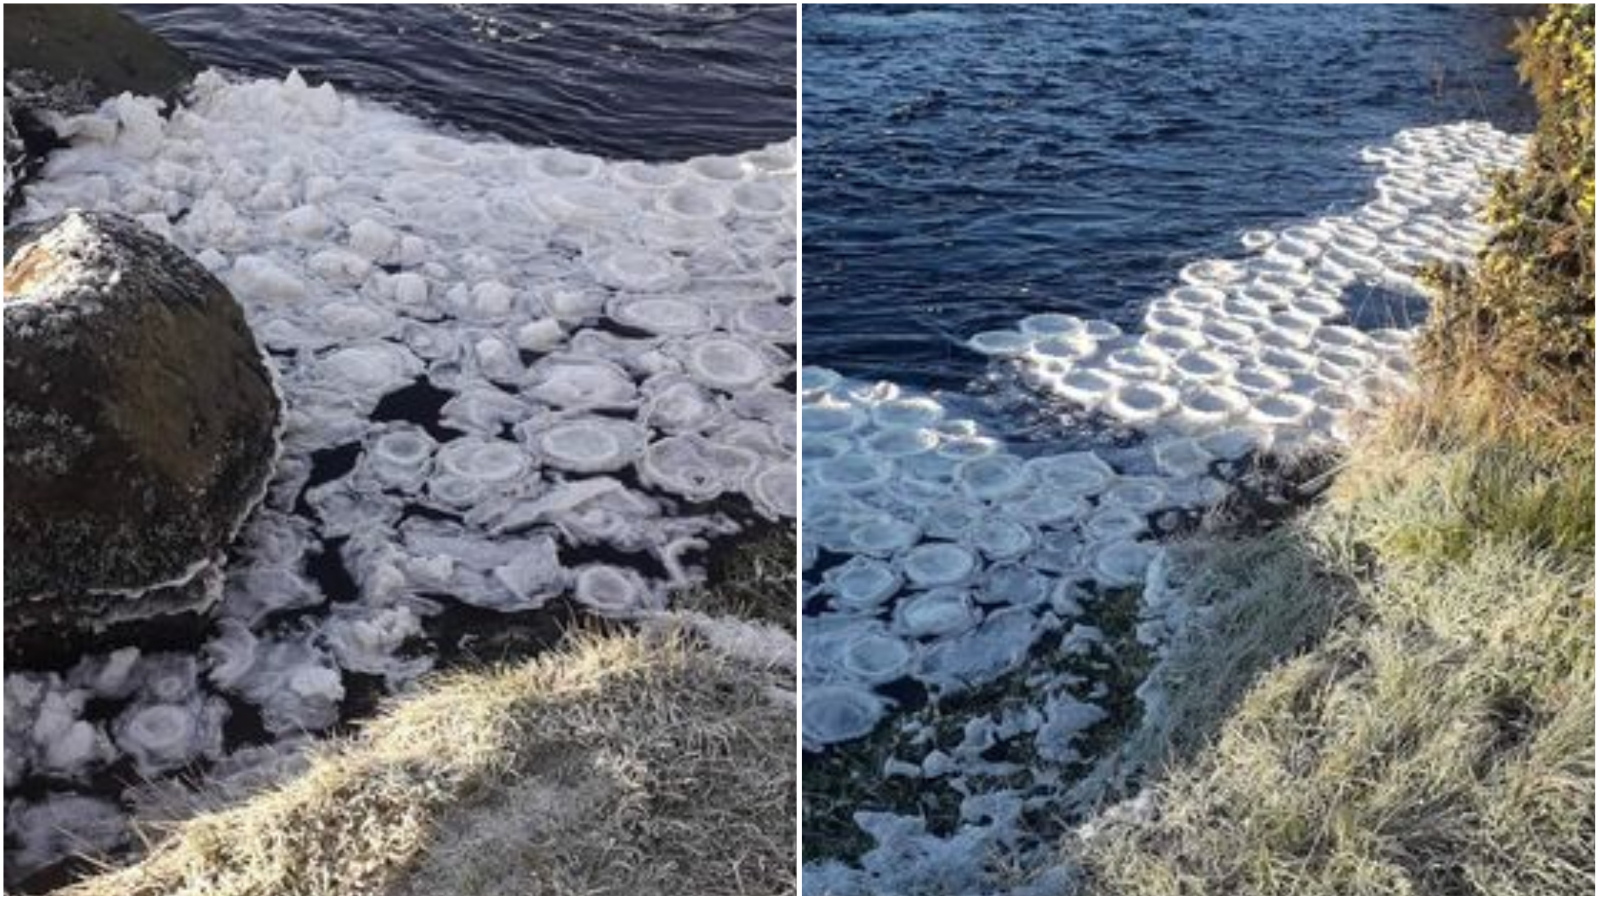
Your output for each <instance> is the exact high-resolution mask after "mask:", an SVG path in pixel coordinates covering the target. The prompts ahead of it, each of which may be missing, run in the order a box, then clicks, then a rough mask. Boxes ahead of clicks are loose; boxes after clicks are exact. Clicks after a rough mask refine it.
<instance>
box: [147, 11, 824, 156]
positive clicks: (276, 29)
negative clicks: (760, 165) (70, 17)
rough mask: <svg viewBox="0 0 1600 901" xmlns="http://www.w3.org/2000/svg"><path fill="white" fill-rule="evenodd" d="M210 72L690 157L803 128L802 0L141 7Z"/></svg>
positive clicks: (604, 148)
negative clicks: (798, 20) (301, 80)
mask: <svg viewBox="0 0 1600 901" xmlns="http://www.w3.org/2000/svg"><path fill="white" fill-rule="evenodd" d="M124 9H125V10H126V11H127V12H129V13H130V14H131V15H132V16H133V17H134V18H136V19H138V20H139V21H140V22H141V23H143V24H144V25H146V26H147V27H149V28H151V29H152V30H154V31H156V32H157V33H159V34H160V35H161V36H162V37H164V38H166V39H167V40H168V41H170V42H172V43H173V44H175V45H177V46H178V47H180V48H182V49H183V50H185V51H187V52H188V53H189V54H190V55H191V56H193V57H194V58H195V59H196V60H197V61H199V62H200V63H201V64H203V65H213V66H219V67H225V68H228V69H232V70H234V71H237V72H242V73H246V74H249V75H255V76H266V77H271V78H282V77H283V75H284V73H285V72H287V71H288V70H289V69H290V68H291V67H298V68H299V69H300V71H301V72H302V73H303V74H304V75H305V76H306V77H307V78H308V79H310V80H311V81H313V82H316V81H322V80H328V81H332V82H333V83H334V84H335V85H338V86H340V87H345V88H350V89H352V90H354V91H356V92H357V93H360V94H363V95H366V96H370V97H375V98H378V99H381V100H384V101H387V102H389V103H392V104H394V105H396V106H399V107H401V108H403V109H406V110H408V111H410V112H413V113H416V114H419V115H423V116H426V117H428V118H430V119H433V120H435V121H438V122H443V123H449V124H451V125H454V126H457V127H460V128H464V129H469V130H473V131H488V132H493V133H496V134H499V135H501V136H503V137H506V138H509V139H511V140H513V141H517V142H519V143H524V144H557V145H560V146H562V147H566V148H568V149H570V150H578V151H583V152H588V153H597V154H601V155H604V156H609V157H612V158H628V159H649V160H681V159H687V158H689V157H692V156H697V155H699V154H706V153H730V152H737V151H741V150H749V149H752V148H756V147H760V146H762V145H765V144H769V143H771V142H773V141H782V140H787V139H788V138H790V137H792V136H793V135H794V133H795V83H796V77H795V11H794V8H793V7H789V6H723V5H717V4H701V5H694V4H676V5H670V6H553V5H552V6H531V5H519V6H507V5H483V6H473V5H463V4H449V5H444V4H438V5H415V6H387V5H369V6H329V5H318V6H278V5H254V4H251V5H238V6H234V5H227V6H224V5H179V6H155V5H130V6H125V7H124Z"/></svg>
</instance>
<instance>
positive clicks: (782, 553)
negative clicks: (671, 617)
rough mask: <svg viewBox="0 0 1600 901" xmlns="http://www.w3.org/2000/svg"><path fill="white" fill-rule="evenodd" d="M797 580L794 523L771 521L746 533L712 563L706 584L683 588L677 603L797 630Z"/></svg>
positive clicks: (684, 606) (676, 605)
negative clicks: (759, 528) (729, 550)
mask: <svg viewBox="0 0 1600 901" xmlns="http://www.w3.org/2000/svg"><path fill="white" fill-rule="evenodd" d="M794 582H795V529H794V525H793V524H792V523H791V524H784V525H775V526H767V527H763V528H762V529H761V530H760V531H759V532H758V533H755V534H752V535H747V536H741V538H740V540H739V544H738V546H737V547H735V548H734V549H733V550H732V551H731V552H730V553H728V554H726V555H723V556H721V557H720V559H716V560H713V561H712V562H711V564H710V572H708V573H707V584H706V585H703V586H699V585H697V586H693V587H690V588H686V589H684V590H682V591H680V592H678V594H677V595H676V596H675V597H674V599H673V606H674V607H675V608H677V609H684V610H697V611H700V612H702V613H705V614H708V615H711V616H732V617H735V618H738V619H741V620H755V621H758V622H764V623H770V624H772V625H774V626H778V627H780V628H782V629H784V630H786V631H787V632H789V633H790V634H791V635H792V634H794V631H795V619H796V617H798V616H799V611H798V610H797V609H796V607H795V598H794Z"/></svg>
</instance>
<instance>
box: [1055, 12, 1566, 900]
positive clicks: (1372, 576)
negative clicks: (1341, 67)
mask: <svg viewBox="0 0 1600 901" xmlns="http://www.w3.org/2000/svg"><path fill="white" fill-rule="evenodd" d="M1518 46H1519V49H1520V50H1521V52H1522V54H1523V60H1524V63H1523V72H1524V74H1525V76H1527V77H1528V78H1529V79H1530V81H1531V82H1532V84H1533V87H1534V92H1535V95H1536V97H1537V98H1538V100H1539V103H1540V109H1541V124H1540V127H1539V131H1538V134H1537V135H1536V137H1535V141H1534V146H1533V148H1532V152H1531V154H1530V159H1529V162H1528V165H1527V166H1526V168H1525V169H1524V170H1522V171H1521V172H1518V173H1516V174H1514V175H1512V176H1511V177H1509V178H1506V179H1504V180H1503V181H1502V182H1501V184H1500V185H1499V187H1498V188H1497V190H1496V195H1495V201H1494V203H1493V205H1492V207H1491V211H1490V212H1491V216H1492V219H1493V220H1494V221H1495V222H1496V224H1497V225H1498V226H1499V233H1498V236H1497V237H1496V238H1495V239H1494V240H1493V241H1492V242H1491V245H1490V247H1489V248H1488V250H1487V251H1486V253H1485V254H1484V255H1483V257H1482V258H1481V259H1480V261H1479V264H1478V266H1477V267H1476V268H1475V269H1474V270H1472V271H1454V272H1445V271H1440V272H1436V273H1434V274H1433V275H1434V278H1433V282H1434V285H1435V291H1436V304H1435V312H1434V316H1433V318H1432V319H1431V321H1430V323H1429V326H1428V329H1427V333H1426V335H1425V339H1424V343H1423V347H1422V362H1423V364H1424V369H1423V384H1422V389H1421V391H1420V393H1419V394H1418V396H1416V397H1415V398H1413V399H1412V400H1411V401H1409V402H1407V403H1406V404H1405V405H1403V406H1402V407H1400V408H1398V409H1395V410H1391V411H1389V412H1388V415H1387V419H1386V421H1385V422H1384V423H1383V425H1382V426H1381V427H1380V428H1378V429H1377V430H1376V431H1375V433H1374V434H1372V435H1370V436H1368V438H1367V439H1366V440H1365V441H1364V442H1363V443H1361V444H1360V445H1359V446H1357V447H1356V448H1354V449H1353V451H1352V452H1351V455H1350V457H1349V459H1348V460H1347V461H1346V463H1345V464H1344V466H1343V469H1342V471H1341V472H1340V473H1339V475H1338V478H1337V480H1336V482H1335V486H1334V489H1333V490H1332V492H1331V493H1330V496H1329V498H1328V499H1327V500H1326V501H1325V502H1324V503H1323V504H1321V505H1319V506H1318V507H1317V508H1315V509H1312V510H1310V511H1308V512H1306V513H1305V514H1303V515H1302V516H1301V517H1299V518H1298V519H1297V520H1296V521H1295V522H1293V523H1291V524H1289V525H1288V526H1285V527H1282V528H1280V529H1277V530H1275V531H1273V532H1271V533H1269V534H1268V535H1266V536H1256V537H1251V538H1226V537H1220V538H1219V537H1213V538H1211V539H1207V540H1206V541H1208V542H1209V544H1202V545H1197V546H1196V547H1195V548H1192V549H1190V550H1189V551H1188V553H1194V554H1198V560H1199V563H1198V564H1197V569H1196V575H1195V578H1196V579H1198V580H1200V581H1202V582H1204V583H1206V584H1209V585H1212V586H1218V585H1220V586H1225V587H1226V589H1227V590H1225V591H1206V592H1201V593H1200V594H1199V597H1200V598H1201V599H1202V601H1203V602H1204V603H1206V604H1207V605H1208V606H1209V607H1211V608H1212V610H1211V613H1210V615H1208V616H1207V617H1205V618H1203V620H1202V621H1203V622H1204V623H1205V624H1204V625H1201V626H1198V627H1196V628H1195V629H1194V630H1193V631H1191V632H1190V633H1189V634H1187V635H1185V636H1183V637H1182V638H1181V639H1180V640H1179V641H1178V643H1177V644H1175V646H1174V649H1173V651H1172V654H1173V656H1172V659H1171V660H1170V661H1169V667H1168V669H1167V670H1166V671H1165V674H1164V676H1163V677H1162V678H1163V680H1164V681H1165V682H1166V686H1167V688H1168V690H1169V691H1170V692H1171V694H1172V697H1173V703H1172V707H1171V714H1172V717H1171V722H1170V723H1169V724H1167V727H1166V728H1165V729H1164V730H1163V732H1162V734H1161V735H1160V736H1158V737H1157V738H1158V739H1159V741H1157V742H1155V745H1156V750H1157V754H1158V759H1162V760H1164V761H1165V762H1164V765H1163V766H1162V767H1159V768H1157V770H1156V771H1154V772H1153V773H1152V776H1151V779H1150V781H1149V783H1148V786H1149V787H1148V791H1147V794H1146V795H1145V796H1144V797H1143V798H1142V799H1140V802H1139V803H1138V804H1130V805H1126V806H1125V807H1123V808H1120V809H1114V810H1112V811H1110V812H1108V813H1106V814H1105V815H1103V816H1102V817H1101V818H1099V820H1097V821H1095V822H1093V823H1091V824H1089V826H1088V827H1087V828H1086V829H1084V830H1082V831H1081V832H1080V833H1078V834H1077V835H1075V836H1074V838H1073V839H1072V840H1071V841H1070V842H1069V843H1068V845H1067V848H1066V853H1067V856H1068V857H1069V858H1070V859H1071V860H1072V861H1073V862H1074V863H1075V864H1077V865H1079V866H1081V867H1082V868H1083V871H1084V875H1085V878H1086V879H1087V880H1088V884H1087V887H1088V888H1090V889H1092V890H1093V891H1097V892H1103V893H1106V894H1132V893H1177V892H1184V893H1190V892H1193V893H1252V894H1304V893H1326V894H1352V893H1374V894H1388V893H1413V892H1424V893H1439V894H1444V893H1514V894H1555V893H1560V894H1592V893H1593V891H1594V887H1595V875H1594V854H1595V846H1594V825H1595V824H1594V804H1595V796H1594V734H1595V732H1594V730H1595V719H1594V715H1595V706H1594V698H1595V683H1594V585H1595V570H1594V564H1595V544H1594V539H1595V536H1594V515H1595V514H1594V501H1595V478H1594V466H1595V459H1594V440H1593V434H1594V432H1593V428H1594V413H1593V411H1594V394H1593V392H1594V381H1593V367H1594V261H1593V243H1594V168H1593V153H1594V89H1593V67H1594V55H1593V48H1594V10H1593V8H1592V7H1588V8H1575V7H1555V8H1553V10H1552V12H1551V13H1550V14H1549V15H1548V16H1547V17H1546V18H1545V19H1544V20H1543V21H1542V22H1541V23H1540V24H1538V25H1537V26H1533V27H1530V28H1528V29H1527V30H1525V31H1524V33H1523V36H1522V37H1521V38H1520V39H1519V42H1518ZM1308 613H1309V614H1310V616H1309V618H1308ZM1308 623H1309V624H1313V627H1312V628H1307V627H1306V626H1307V624H1308ZM1318 624H1320V625H1318Z"/></svg>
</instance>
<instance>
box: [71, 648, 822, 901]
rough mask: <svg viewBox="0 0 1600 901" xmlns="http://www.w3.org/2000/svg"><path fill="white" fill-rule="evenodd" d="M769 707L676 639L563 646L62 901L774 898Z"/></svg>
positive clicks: (789, 788)
mask: <svg viewBox="0 0 1600 901" xmlns="http://www.w3.org/2000/svg"><path fill="white" fill-rule="evenodd" d="M790 692H792V679H791V677H790V674H788V673H786V672H785V671H784V670H783V668H782V667H778V668H773V669H768V668H765V667H762V666H759V665H756V664H752V663H750V662H741V661H739V660H737V659H734V658H730V657H728V656H725V655H723V654H722V653H719V652H717V651H715V650H712V649H710V648H708V647H706V646H705V645H704V644H703V643H701V642H699V641H698V640H696V639H695V638H693V637H692V636H690V635H689V634H688V633H686V632H683V631H678V630H674V629H668V630H666V631H663V632H660V633H657V634H647V635H641V634H627V633H620V632H619V633H615V634H611V635H603V636H601V635H592V634H591V635H585V636H579V637H574V638H572V639H571V640H569V642H568V645H567V646H566V647H565V648H564V649H562V650H561V651H559V652H555V653H550V654H546V655H543V656H540V657H538V658H536V659H534V660H532V661H528V662H525V663H520V664H515V665H509V666H504V667H498V668H493V669H489V670H487V671H470V672H460V673H456V674H454V675H452V676H449V677H447V678H444V679H441V680H437V681H436V682H434V683H433V684H431V685H430V686H429V687H428V688H427V689H426V690H424V691H421V692H418V693H416V694H414V695H412V696H410V697H408V698H406V699H404V700H402V701H401V702H399V703H398V704H396V705H394V706H393V707H392V708H390V709H389V710H387V711H386V712H384V713H383V714H382V715H380V716H379V717H377V718H376V719H374V720H373V721H371V722H369V723H367V724H366V725H365V726H364V727H363V729H362V731H361V733H360V734H359V736H357V737H355V738H353V739H351V740H348V741H344V742H338V743H332V744H329V745H326V746H323V747H322V748H320V749H319V750H317V751H316V752H314V753H313V754H312V755H311V757H310V760H309V762H308V763H307V764H306V765H305V768H304V772H303V773H302V774H301V775H299V776H297V777H295V778H292V779H290V780H288V781H286V782H284V783H283V784H282V785H281V786H279V787H277V788H274V789H272V790H270V791H265V792H261V793H259V794H256V795H255V796H253V797H252V798H251V799H250V800H248V801H247V802H244V803H241V804H238V805H237V806H232V807H226V808H224V809H220V810H217V811H216V812H212V813H202V814H200V815H198V816H195V817H193V818H191V819H189V820H187V821H186V822H183V823H181V824H180V825H178V826H176V827H175V828H172V827H169V829H168V831H166V832H165V833H164V834H161V837H160V838H159V840H157V842H156V845H155V847H154V848H153V849H152V851H151V853H150V854H149V856H148V857H147V858H146V859H144V860H143V861H141V862H139V863H137V864H134V865H132V866H128V867H125V868H122V869H117V870H112V871H110V872H107V873H105V874H103V875H100V876H97V877H94V878H91V879H88V880H86V881H84V882H81V883H78V884H77V885H74V886H72V887H71V888H70V889H68V891H67V893H69V894H84V895H104V894H177V893H182V894H191V893H199V894H235V895H267V894H373V893H381V894H435V895H447V896H448V895H477V894H512V895H536V894H559V895H587V894H613V893H615V894H696V893H702V892H707V891H723V890H732V891H737V892H740V893H745V894H784V893H789V892H792V890H793V865H792V861H793V853H794V852H793V848H794V831H793V830H794V818H793V799H794V770H793V764H792V755H793V747H794V706H793V704H792V694H790V699H791V700H789V701H785V700H784V699H783V695H784V694H788V693H790ZM144 828H147V829H150V828H157V827H155V825H154V824H147V826H146V827H144Z"/></svg>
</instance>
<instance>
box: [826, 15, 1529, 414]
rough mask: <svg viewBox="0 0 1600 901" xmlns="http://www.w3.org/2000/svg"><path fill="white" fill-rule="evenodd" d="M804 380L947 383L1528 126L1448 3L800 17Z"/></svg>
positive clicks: (1518, 92)
mask: <svg viewBox="0 0 1600 901" xmlns="http://www.w3.org/2000/svg"><path fill="white" fill-rule="evenodd" d="M803 19H804V21H803V27H804V34H805V52H804V61H803V76H804V84H805V102H804V104H803V111H802V115H803V120H804V121H803V140H804V145H805V151H804V152H805V169H804V172H805V176H804V182H803V192H804V223H803V225H804V228H803V238H802V248H803V253H804V257H803V259H804V265H803V291H804V294H803V296H804V328H805V347H804V353H805V360H806V362H807V363H812V364H820V365H825V366H831V367H834V368H837V369H839V370H841V371H844V372H846V373H847V374H854V375H859V376H863V377H872V378H889V379H894V380H897V381H902V382H905V383H908V384H915V385H921V386H925V387H944V388H949V387H955V386H959V385H962V384H964V383H965V382H967V381H968V380H969V379H970V378H971V377H972V376H974V375H976V374H977V373H979V372H981V371H982V369H983V366H984V361H983V359H982V358H980V357H978V356H977V355H975V354H972V353H970V352H968V351H966V350H964V349H963V348H961V347H959V346H958V342H960V341H962V340H964V339H965V338H966V337H967V336H968V335H970V334H972V333H973V332H976V331H979V330H982V329H988V328H1000V327H1006V326H1009V325H1012V324H1014V323H1015V321H1016V320H1017V319H1018V318H1019V317H1021V316H1023V315H1026V314H1028V313H1034V312H1043V311H1062V312H1069V313H1076V314H1080V315H1081V314H1091V315H1094V316H1097V317H1101V318H1111V319H1114V320H1119V321H1122V322H1123V323H1124V324H1126V321H1127V320H1128V319H1129V318H1131V316H1132V314H1133V311H1134V310H1136V309H1137V307H1138V305H1139V303H1140V302H1141V301H1144V300H1146V299H1148V298H1149V297H1151V296H1153V295H1154V294H1156V293H1158V292H1160V291H1161V290H1163V289H1165V288H1166V287H1168V286H1170V285H1171V284H1172V283H1173V281H1174V280H1175V276H1176V273H1177V270H1178V268H1179V267H1180V266H1181V265H1182V264H1183V263H1185V262H1187V261H1189V260H1191V259H1193V258H1195V257H1197V256H1201V255H1204V254H1206V253H1208V252H1216V251H1218V250H1227V249H1228V248H1230V247H1233V248H1236V247H1237V245H1236V244H1234V241H1235V238H1236V236H1237V235H1238V233H1239V232H1240V231H1241V230H1243V229H1247V228H1258V227H1266V226H1270V225H1272V224H1273V223H1277V222H1282V221H1283V220H1286V219H1294V218H1299V217H1303V216H1307V215H1312V214H1317V213H1321V212H1324V211H1327V210H1329V209H1333V208H1339V207H1343V206H1353V205H1355V204H1357V203H1359V202H1360V201H1362V200H1364V199H1365V196H1366V193H1367V190H1368V187H1369V184H1370V181H1371V178H1372V176H1371V174H1370V173H1368V172H1365V171H1363V169H1362V167H1361V165H1360V164H1359V162H1358V161H1357V158H1356V152H1357V150H1358V149H1359V148H1360V147H1361V146H1362V145H1363V144H1372V143H1378V142H1381V141H1384V140H1385V139H1387V138H1388V137H1389V136H1390V135H1392V134H1393V133H1394V132H1396V131H1398V130H1400V129H1402V128H1406V127H1409V126H1415V125H1427V124H1436V123H1444V122H1452V121H1459V120H1462V119H1486V120H1488V121H1490V122H1493V123H1495V124H1496V125H1497V126H1498V127H1500V128H1502V129H1506V130H1515V131H1523V130H1527V129H1528V128H1530V127H1531V125H1532V112H1533V111H1532V106H1531V101H1530V99H1529V98H1528V97H1527V96H1526V94H1525V92H1524V90H1523V89H1522V88H1521V87H1519V85H1518V82H1517V77H1516V71H1515V67H1514V58H1513V56H1512V55H1511V53H1510V52H1509V51H1508V50H1507V49H1506V44H1507V42H1508V40H1509V39H1510V38H1511V37H1512V35H1513V34H1514V27H1513V14H1512V13H1510V12H1507V11H1506V10H1503V9H1495V8H1488V7H1467V6H1430V7H1422V6H1404V7H1397V6H1362V7H1355V6H1321V7H1277V6H1231V7H1220V6H1219V7H1190V8H1184V7H1150V6H1144V7H1134V6H1094V7H935V8H921V7H895V8H884V7H806V9H805V11H804V13H803Z"/></svg>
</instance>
